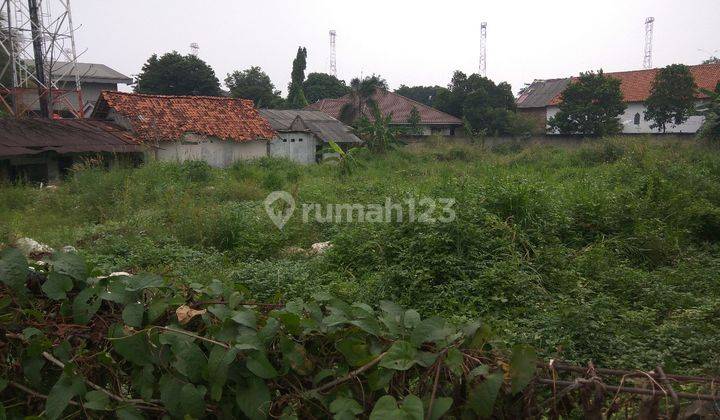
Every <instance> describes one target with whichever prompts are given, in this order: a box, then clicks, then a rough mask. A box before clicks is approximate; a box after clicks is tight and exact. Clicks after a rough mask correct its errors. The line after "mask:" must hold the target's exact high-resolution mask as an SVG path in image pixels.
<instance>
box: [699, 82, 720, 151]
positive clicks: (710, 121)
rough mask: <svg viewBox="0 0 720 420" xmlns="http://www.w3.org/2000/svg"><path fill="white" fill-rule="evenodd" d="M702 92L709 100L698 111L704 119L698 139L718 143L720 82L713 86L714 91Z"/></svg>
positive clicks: (719, 135)
mask: <svg viewBox="0 0 720 420" xmlns="http://www.w3.org/2000/svg"><path fill="white" fill-rule="evenodd" d="M702 92H703V93H704V94H706V95H707V96H708V98H709V100H708V102H707V103H706V104H705V105H703V106H702V107H701V109H700V112H701V114H702V115H703V116H704V117H705V122H703V125H702V127H700V131H698V137H700V138H702V139H705V140H710V141H713V142H720V82H718V83H717V85H716V86H715V90H714V91H711V90H707V89H702Z"/></svg>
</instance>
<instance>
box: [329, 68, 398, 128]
mask: <svg viewBox="0 0 720 420" xmlns="http://www.w3.org/2000/svg"><path fill="white" fill-rule="evenodd" d="M378 89H383V90H387V81H385V79H383V78H382V77H380V76H376V75H374V74H373V75H372V76H370V77H366V78H364V79H362V80H360V79H359V78H355V79H352V80H351V81H350V102H349V103H347V104H345V106H343V107H342V109H341V110H340V121H342V122H344V123H346V124H352V123H354V122H355V121H357V120H358V119H359V118H360V117H362V116H364V115H365V111H364V110H365V109H366V108H368V109H372V107H373V106H374V105H376V104H375V101H373V99H372V97H373V95H374V94H375V92H376V91H377V90H378Z"/></svg>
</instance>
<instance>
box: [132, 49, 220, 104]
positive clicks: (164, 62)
mask: <svg viewBox="0 0 720 420" xmlns="http://www.w3.org/2000/svg"><path fill="white" fill-rule="evenodd" d="M135 92H137V93H146V94H156V95H190V96H220V95H221V94H222V91H221V90H220V82H219V81H218V78H217V77H216V76H215V71H214V70H213V69H212V67H210V66H209V65H208V64H207V63H205V62H204V61H203V60H201V59H199V58H198V57H196V56H195V55H192V54H188V55H182V54H180V53H178V52H177V51H173V52H171V53H167V54H165V55H163V56H162V57H160V58H158V56H157V54H153V55H152V56H151V57H150V58H149V59H148V61H147V62H146V63H145V65H143V68H142V71H141V72H140V74H139V75H138V77H137V80H136V85H135Z"/></svg>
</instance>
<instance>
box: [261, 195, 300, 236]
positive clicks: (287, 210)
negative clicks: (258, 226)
mask: <svg viewBox="0 0 720 420" xmlns="http://www.w3.org/2000/svg"><path fill="white" fill-rule="evenodd" d="M278 201H282V202H284V203H285V206H280V209H278V208H276V206H275V205H274V204H275V203H277V202H278ZM263 203H264V204H265V211H266V212H267V214H268V216H269V217H270V220H272V222H273V223H275V226H277V227H278V229H281V230H282V228H283V227H284V226H285V224H286V223H287V222H288V220H290V218H291V217H292V215H293V213H294V212H295V199H294V198H293V196H292V195H290V193H288V192H286V191H273V192H271V193H270V195H268V196H267V198H265V201H264V202H263ZM283 207H284V211H283Z"/></svg>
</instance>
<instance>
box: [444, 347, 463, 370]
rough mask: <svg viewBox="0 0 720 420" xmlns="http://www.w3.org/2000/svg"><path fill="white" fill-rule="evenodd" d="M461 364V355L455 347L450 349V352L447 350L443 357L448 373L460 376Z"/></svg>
mask: <svg viewBox="0 0 720 420" xmlns="http://www.w3.org/2000/svg"><path fill="white" fill-rule="evenodd" d="M462 363H463V355H462V353H461V352H460V350H458V349H457V348H455V347H451V348H450V350H448V352H447V355H446V356H445V364H446V365H447V367H448V368H450V371H451V372H452V373H453V374H455V375H456V376H460V375H462Z"/></svg>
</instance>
